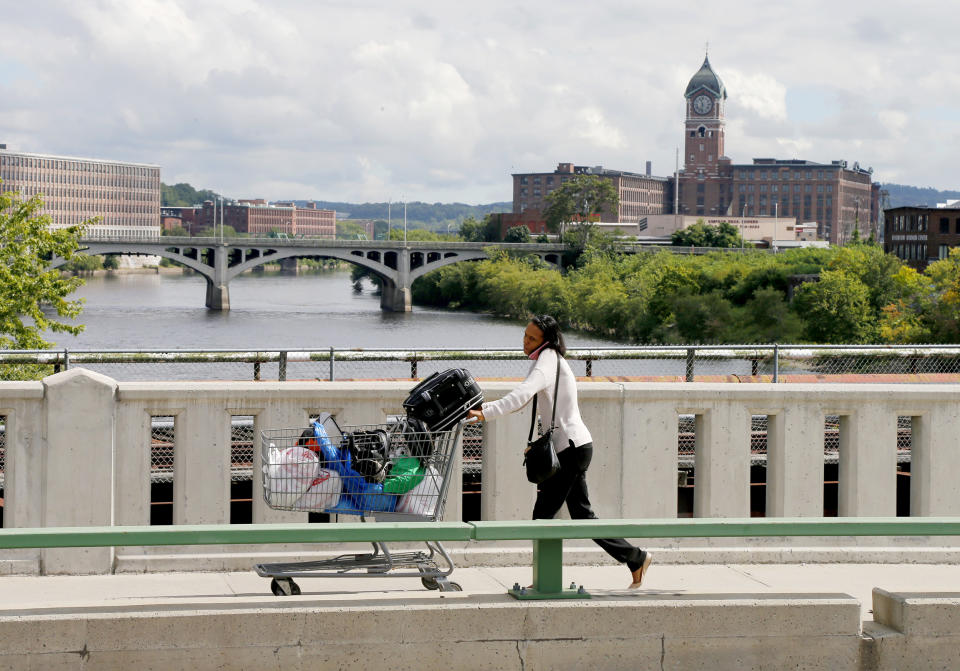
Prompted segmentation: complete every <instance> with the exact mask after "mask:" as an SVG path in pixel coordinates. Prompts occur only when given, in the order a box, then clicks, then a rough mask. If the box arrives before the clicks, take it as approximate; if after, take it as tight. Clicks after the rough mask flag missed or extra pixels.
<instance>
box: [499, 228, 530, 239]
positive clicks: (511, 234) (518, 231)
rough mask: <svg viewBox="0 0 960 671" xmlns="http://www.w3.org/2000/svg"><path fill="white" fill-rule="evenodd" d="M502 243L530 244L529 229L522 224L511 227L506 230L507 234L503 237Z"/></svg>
mask: <svg viewBox="0 0 960 671" xmlns="http://www.w3.org/2000/svg"><path fill="white" fill-rule="evenodd" d="M503 241H504V242H530V229H529V228H527V227H526V226H524V225H523V224H521V225H519V226H512V227H510V228H508V229H507V234H506V235H505V236H504V237H503Z"/></svg>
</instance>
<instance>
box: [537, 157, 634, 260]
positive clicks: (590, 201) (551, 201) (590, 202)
mask: <svg viewBox="0 0 960 671" xmlns="http://www.w3.org/2000/svg"><path fill="white" fill-rule="evenodd" d="M544 200H546V201H547V207H546V209H544V211H543V217H544V221H545V222H546V224H547V228H548V229H550V230H551V231H553V232H554V233H557V232H559V233H560V236H561V239H562V237H563V229H564V228H565V227H566V226H567V225H568V224H573V225H575V226H576V227H577V229H578V231H579V233H580V235H579V236H578V237H579V240H580V241H581V243H582V247H581V249H582V248H583V247H586V245H587V243H588V242H589V239H590V233H591V232H592V229H593V228H595V226H596V225H595V221H596V220H598V219H599V218H600V217H601V215H603V214H604V213H607V214H609V215H613V216H615V217H616V216H617V214H618V211H619V208H620V196H619V194H618V193H617V190H616V189H615V188H614V186H613V182H611V181H610V180H609V179H604V178H603V177H599V176H597V175H577V176H576V177H574V178H572V179H570V180H569V181H567V182H564V183H563V184H561V185H560V186H559V187H558V188H556V189H554V190H553V191H551V192H550V193H548V194H547V195H546V198H545V199H544Z"/></svg>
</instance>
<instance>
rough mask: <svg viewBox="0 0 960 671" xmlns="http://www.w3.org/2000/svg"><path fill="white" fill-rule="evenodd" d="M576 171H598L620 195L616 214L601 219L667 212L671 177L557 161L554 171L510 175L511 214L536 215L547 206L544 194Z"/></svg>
mask: <svg viewBox="0 0 960 671" xmlns="http://www.w3.org/2000/svg"><path fill="white" fill-rule="evenodd" d="M575 175H597V176H599V177H602V178H604V179H607V180H610V181H611V182H612V183H613V187H614V188H615V189H616V190H617V194H618V195H619V196H620V208H619V210H618V212H617V213H616V214H611V215H610V216H609V217H608V216H604V217H603V219H604V221H621V222H627V223H637V222H638V221H639V220H640V219H641V218H642V217H643V216H644V215H647V214H665V213H668V212H670V207H671V206H670V196H671V194H672V189H671V188H670V180H669V179H667V178H666V177H653V176H651V175H641V174H638V173H633V172H623V171H621V170H607V169H605V168H604V167H603V166H596V167H587V166H580V165H577V166H575V165H573V164H572V163H560V164H558V165H557V169H556V170H554V171H553V172H531V173H517V174H515V175H513V214H514V215H519V214H523V213H525V212H527V211H528V210H532V211H536V212H537V213H538V215H537V216H539V212H542V211H543V210H544V208H546V206H547V201H546V196H547V194H548V193H550V192H551V191H553V190H554V189H556V188H557V187H559V186H560V185H561V184H563V183H564V182H566V181H568V180H570V179H571V178H572V177H574V176H575ZM524 223H526V222H524ZM514 225H516V224H514ZM531 232H533V229H532V228H531Z"/></svg>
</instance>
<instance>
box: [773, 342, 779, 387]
mask: <svg viewBox="0 0 960 671" xmlns="http://www.w3.org/2000/svg"><path fill="white" fill-rule="evenodd" d="M773 381H774V383H776V382H779V381H780V346H779V345H777V344H776V343H774V345H773Z"/></svg>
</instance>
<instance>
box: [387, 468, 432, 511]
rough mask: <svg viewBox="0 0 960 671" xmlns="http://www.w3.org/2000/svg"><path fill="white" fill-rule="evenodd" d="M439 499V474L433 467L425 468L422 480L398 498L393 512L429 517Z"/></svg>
mask: <svg viewBox="0 0 960 671" xmlns="http://www.w3.org/2000/svg"><path fill="white" fill-rule="evenodd" d="M439 498H440V473H438V472H437V469H435V468H434V467H433V466H427V470H426V472H425V473H424V474H423V478H422V479H421V480H420V482H419V483H417V486H416V487H414V488H413V489H411V490H410V491H409V492H407V493H406V494H404V495H403V496H401V497H400V500H399V501H397V507H396V508H395V511H396V512H398V513H407V514H412V515H425V516H428V517H429V516H431V515H433V513H434V511H436V509H437V500H438V499H439Z"/></svg>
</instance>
